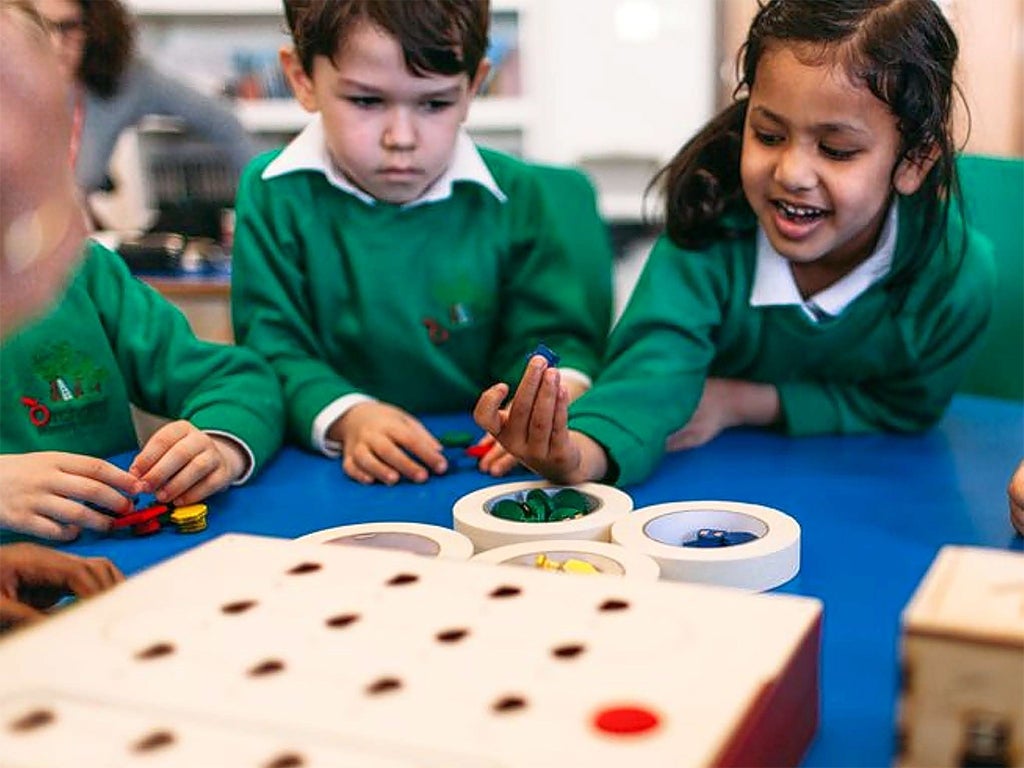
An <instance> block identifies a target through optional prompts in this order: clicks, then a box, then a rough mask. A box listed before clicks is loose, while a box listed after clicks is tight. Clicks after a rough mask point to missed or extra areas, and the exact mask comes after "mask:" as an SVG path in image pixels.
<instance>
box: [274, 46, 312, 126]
mask: <svg viewBox="0 0 1024 768" xmlns="http://www.w3.org/2000/svg"><path fill="white" fill-rule="evenodd" d="M277 57H278V59H279V60H280V62H281V70H282V71H283V72H284V76H285V77H286V78H288V85H290V86H291V88H292V93H294V94H295V99H296V101H298V102H299V104H301V105H302V108H303V109H305V110H306V111H307V112H316V111H317V110H318V109H319V106H318V105H317V101H316V94H315V93H314V91H313V78H311V77H310V76H309V75H307V74H306V70H305V69H303V67H302V62H301V61H300V60H299V57H298V55H296V53H295V49H294V48H293V47H292V46H290V45H285V46H282V47H281V49H280V50H279V51H278V52H277Z"/></svg>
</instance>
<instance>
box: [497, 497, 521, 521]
mask: <svg viewBox="0 0 1024 768" xmlns="http://www.w3.org/2000/svg"><path fill="white" fill-rule="evenodd" d="M491 514H492V515H494V516H495V517H500V518H501V519H502V520H514V521H516V522H517V523H521V522H524V521H525V520H526V510H525V509H524V508H523V505H522V504H519V503H518V502H515V501H512V499H502V500H501V501H499V502H498V503H497V504H495V505H494V506H492V507H491Z"/></svg>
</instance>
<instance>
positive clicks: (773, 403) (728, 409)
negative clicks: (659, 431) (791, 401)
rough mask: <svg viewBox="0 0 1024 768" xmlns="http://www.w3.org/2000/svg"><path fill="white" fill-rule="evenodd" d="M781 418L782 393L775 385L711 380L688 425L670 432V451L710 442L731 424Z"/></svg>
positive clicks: (765, 422) (758, 423)
mask: <svg viewBox="0 0 1024 768" xmlns="http://www.w3.org/2000/svg"><path fill="white" fill-rule="evenodd" d="M778 417H779V394H778V391H777V390H776V389H775V387H774V386H773V385H771V384H759V383H757V382H753V381H741V380H740V379H708V380H707V381H706V382H705V383H704V393H703V394H702V395H701V398H700V403H699V404H698V405H697V410H696V411H694V413H693V416H692V417H690V421H689V422H687V424H686V426H684V427H683V428H682V429H680V430H678V431H677V432H675V433H673V434H671V435H669V437H668V439H667V440H666V441H665V450H666V451H682V450H686V449H688V448H696V447H697V446H698V445H704V443H707V442H710V441H711V440H713V439H714V438H715V437H717V436H718V434H719V433H720V432H721V431H722V430H724V429H728V428H729V427H738V426H741V425H744V424H749V425H754V426H767V425H768V424H772V423H773V422H774V421H775V420H776V419H778Z"/></svg>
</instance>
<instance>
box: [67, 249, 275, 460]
mask: <svg viewBox="0 0 1024 768" xmlns="http://www.w3.org/2000/svg"><path fill="white" fill-rule="evenodd" d="M82 277H83V279H84V285H85V287H86V290H87V291H88V293H89V296H90V297H91V299H92V301H93V302H94V304H95V306H96V309H97V312H98V313H99V317H100V322H101V323H102V324H103V328H104V331H105V333H106V335H107V338H108V340H109V342H110V346H111V349H112V350H113V352H114V356H115V358H116V359H117V363H118V368H119V369H120V371H121V375H122V377H123V378H124V381H125V386H126V388H127V392H128V396H129V398H130V400H131V401H132V402H133V403H135V404H136V405H138V406H139V407H141V408H143V409H145V410H147V411H150V412H151V413H155V414H157V415H159V416H165V417H167V418H174V419H187V420H188V421H190V422H192V423H193V424H194V425H195V426H196V427H198V428H200V429H204V430H218V431H222V432H226V433H228V434H231V435H233V436H234V437H237V438H238V439H239V440H241V441H242V442H244V443H245V444H246V445H247V446H248V447H249V449H250V450H251V451H252V453H253V457H254V458H255V461H256V466H255V468H254V469H257V470H258V469H259V468H260V467H261V466H262V465H263V464H264V463H265V462H266V461H267V459H269V458H270V457H271V456H272V455H273V453H274V452H275V451H276V450H277V448H278V447H279V446H280V444H281V437H282V423H283V418H282V405H281V391H280V388H279V386H278V384H277V381H276V380H275V378H274V374H273V372H272V371H271V370H270V368H269V366H268V365H267V364H266V363H265V362H264V361H263V360H261V359H260V358H259V357H258V356H257V355H256V354H254V353H253V352H251V351H250V350H246V349H242V348H239V347H232V346H225V345H222V344H213V343H209V342H204V341H200V340H199V339H197V338H196V337H195V335H194V334H193V333H192V330H191V329H190V328H189V326H188V321H187V320H186V319H185V317H184V316H183V315H182V314H181V312H180V311H178V309H177V308H176V307H174V306H173V305H172V304H170V302H168V301H167V300H166V299H164V298H163V297H162V296H161V295H160V294H159V293H157V292H156V291H155V290H153V289H152V288H150V287H149V286H147V285H145V284H144V283H142V282H141V281H139V280H137V279H135V278H134V277H133V276H132V275H131V273H130V272H129V271H128V269H127V267H126V266H125V264H124V262H123V261H122V260H121V259H120V258H119V257H118V256H117V255H116V254H114V253H111V252H110V251H108V250H106V249H105V248H103V247H102V246H100V245H98V244H96V243H92V244H90V246H89V253H88V255H87V259H86V262H85V264H84V266H83V275H82Z"/></svg>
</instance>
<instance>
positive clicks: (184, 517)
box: [171, 504, 207, 525]
mask: <svg viewBox="0 0 1024 768" xmlns="http://www.w3.org/2000/svg"><path fill="white" fill-rule="evenodd" d="M206 511H207V508H206V505H205V504H189V505H188V506H187V507H177V508H176V509H175V510H174V511H173V512H171V522H172V523H174V524H175V525H177V524H180V523H192V522H196V521H199V520H206Z"/></svg>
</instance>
